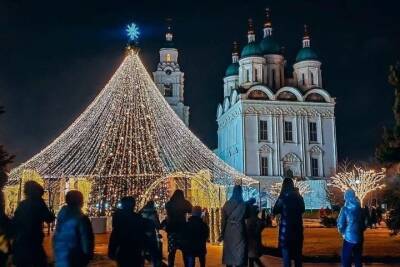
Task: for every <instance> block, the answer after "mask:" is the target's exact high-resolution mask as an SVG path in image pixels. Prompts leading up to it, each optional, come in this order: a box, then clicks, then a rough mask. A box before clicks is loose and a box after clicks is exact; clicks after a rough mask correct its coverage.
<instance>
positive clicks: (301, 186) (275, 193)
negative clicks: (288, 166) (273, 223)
mask: <svg viewBox="0 0 400 267" xmlns="http://www.w3.org/2000/svg"><path fill="white" fill-rule="evenodd" d="M293 182H294V187H295V188H298V190H299V193H300V195H301V196H304V195H305V194H308V193H310V192H311V188H310V185H309V184H308V183H307V182H306V181H297V180H293ZM266 189H267V190H266V193H267V197H268V199H269V201H270V202H271V206H273V205H275V202H276V201H277V200H278V198H279V195H280V194H281V189H282V183H273V184H270V185H269V186H268V187H267V188H266Z"/></svg>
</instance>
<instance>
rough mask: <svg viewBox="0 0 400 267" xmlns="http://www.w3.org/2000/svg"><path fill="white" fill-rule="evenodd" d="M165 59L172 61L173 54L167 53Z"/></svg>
mask: <svg viewBox="0 0 400 267" xmlns="http://www.w3.org/2000/svg"><path fill="white" fill-rule="evenodd" d="M165 61H167V62H170V61H171V54H169V53H168V54H166V55H165Z"/></svg>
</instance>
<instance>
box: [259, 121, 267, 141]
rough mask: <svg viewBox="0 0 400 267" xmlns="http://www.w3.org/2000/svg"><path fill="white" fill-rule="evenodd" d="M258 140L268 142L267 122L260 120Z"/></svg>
mask: <svg viewBox="0 0 400 267" xmlns="http://www.w3.org/2000/svg"><path fill="white" fill-rule="evenodd" d="M258 139H259V141H267V140H268V123H267V121H265V120H260V122H259V124H258Z"/></svg>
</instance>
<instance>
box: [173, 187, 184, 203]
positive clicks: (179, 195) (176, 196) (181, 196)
mask: <svg viewBox="0 0 400 267" xmlns="http://www.w3.org/2000/svg"><path fill="white" fill-rule="evenodd" d="M183 199H185V194H184V193H183V191H182V190H180V189H176V190H175V192H174V193H173V194H172V197H171V201H180V200H183Z"/></svg>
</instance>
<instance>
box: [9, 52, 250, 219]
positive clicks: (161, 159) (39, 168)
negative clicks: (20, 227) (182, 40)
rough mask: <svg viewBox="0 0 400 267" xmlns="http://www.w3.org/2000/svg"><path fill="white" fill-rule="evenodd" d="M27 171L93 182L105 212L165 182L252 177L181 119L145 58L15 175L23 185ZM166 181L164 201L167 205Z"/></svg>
mask: <svg viewBox="0 0 400 267" xmlns="http://www.w3.org/2000/svg"><path fill="white" fill-rule="evenodd" d="M24 170H33V171H36V172H37V173H38V174H39V175H41V176H42V177H44V178H45V179H48V180H57V179H60V178H67V179H68V178H70V177H84V178H87V179H91V181H92V191H91V196H90V199H91V200H90V203H89V209H90V210H91V212H92V214H93V213H104V212H106V211H107V210H110V209H111V208H112V207H115V205H116V202H117V201H118V199H119V198H120V197H121V196H124V195H135V196H137V197H139V198H140V197H141V195H142V194H143V192H144V191H145V190H146V189H148V188H149V187H151V186H152V184H154V183H155V181H157V180H159V179H168V177H170V176H173V175H175V176H177V175H178V176H179V175H182V176H190V175H195V174H196V173H199V172H204V171H207V172H209V174H210V177H211V180H212V182H213V183H216V184H220V185H228V184H233V183H235V181H237V180H240V181H241V182H242V183H251V182H252V179H250V178H248V177H246V176H244V175H242V174H240V173H238V172H236V171H235V170H234V169H232V168H231V167H229V166H228V165H226V164H225V163H224V162H223V161H221V160H220V159H219V158H218V157H217V156H216V155H214V153H213V152H211V151H210V150H209V149H208V148H207V147H206V146H205V145H204V144H203V143H202V142H201V141H200V140H199V139H198V138H197V137H196V136H194V135H193V134H192V133H191V132H190V130H189V129H188V128H187V127H186V126H185V125H184V123H183V122H182V121H181V120H180V119H179V118H178V116H177V115H176V114H175V113H174V111H173V110H172V109H171V108H170V106H169V105H168V103H167V102H166V101H165V99H164V97H163V96H162V95H161V94H160V92H159V90H158V88H157V87H156V85H155V84H154V83H153V81H152V79H151V78H150V76H149V74H148V73H147V71H146V69H145V67H144V66H143V64H142V62H141V60H140V58H139V56H138V49H137V48H135V47H131V46H130V47H128V49H127V53H126V57H125V59H124V60H123V62H122V64H121V65H120V67H119V68H118V70H117V71H116V72H115V74H114V75H113V77H112V78H111V80H110V81H109V82H108V84H107V85H106V86H105V87H104V89H103V90H102V91H101V92H100V94H99V95H98V96H97V97H96V98H95V99H94V101H93V102H92V103H91V104H90V105H89V107H88V108H87V109H86V110H85V111H84V112H83V113H82V114H81V115H80V116H79V117H78V118H77V119H76V121H75V122H74V123H73V124H72V125H71V126H70V127H69V128H68V129H67V130H65V131H64V132H63V133H62V134H61V135H60V136H59V137H58V138H57V139H55V140H54V141H53V142H52V143H51V144H50V145H49V146H47V147H46V148H45V149H43V150H42V151H41V152H40V153H38V154H37V155H36V156H34V157H33V158H32V159H30V160H28V161H27V162H25V163H24V164H22V165H21V166H19V167H18V168H16V169H14V170H13V171H12V173H11V179H10V181H11V184H13V183H14V184H17V183H18V181H19V179H20V177H21V173H22V172H23V171H24ZM165 188H166V183H162V186H160V187H159V188H158V189H157V190H156V192H155V193H154V194H155V196H156V197H159V198H164V200H165V197H166V195H165Z"/></svg>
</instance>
